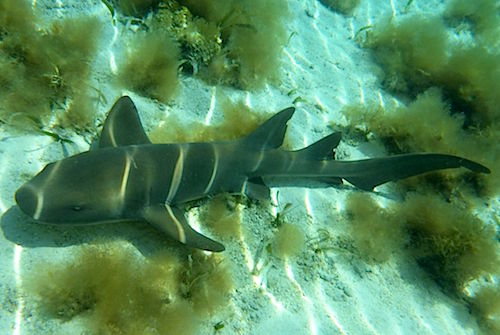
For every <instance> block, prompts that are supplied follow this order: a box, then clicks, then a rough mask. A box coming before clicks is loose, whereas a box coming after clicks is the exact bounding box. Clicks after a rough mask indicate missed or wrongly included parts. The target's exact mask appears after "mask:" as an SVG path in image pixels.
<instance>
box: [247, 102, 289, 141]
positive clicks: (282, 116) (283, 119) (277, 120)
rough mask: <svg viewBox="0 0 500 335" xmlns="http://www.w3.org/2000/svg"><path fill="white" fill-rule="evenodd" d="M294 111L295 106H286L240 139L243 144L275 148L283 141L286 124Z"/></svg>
mask: <svg viewBox="0 0 500 335" xmlns="http://www.w3.org/2000/svg"><path fill="white" fill-rule="evenodd" d="M294 112H295V107H288V108H285V109H283V110H282V111H281V112H279V113H277V114H275V115H274V116H272V117H271V118H270V119H268V120H267V121H266V122H264V123H263V124H262V125H260V126H259V127H258V128H257V129H255V130H254V131H253V132H252V133H250V135H248V136H246V137H244V138H243V139H242V140H241V141H242V143H243V144H244V145H246V146H249V147H252V148H255V149H260V150H268V149H276V148H278V147H280V146H281V144H282V143H283V138H284V137H285V132H286V124H287V122H288V120H290V118H291V117H292V115H293V113H294Z"/></svg>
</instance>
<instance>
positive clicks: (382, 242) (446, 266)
mask: <svg viewBox="0 0 500 335" xmlns="http://www.w3.org/2000/svg"><path fill="white" fill-rule="evenodd" d="M345 212H346V214H347V218H348V219H349V221H350V225H351V229H350V234H351V238H352V239H353V242H354V245H355V247H356V249H357V252H358V253H359V255H360V257H362V258H363V259H365V260H367V261H369V262H385V261H387V260H388V259H389V257H390V256H391V255H393V254H402V253H404V254H405V255H409V256H411V257H413V258H414V259H415V261H416V263H417V264H418V265H419V267H420V268H421V269H423V270H424V271H425V272H426V273H427V274H429V276H430V277H431V278H433V279H434V280H435V282H436V283H437V284H438V285H439V286H440V287H442V288H443V290H445V291H446V292H448V293H451V294H452V295H454V296H455V297H459V298H463V299H465V300H466V301H468V302H469V303H470V304H471V308H472V309H473V310H475V311H476V315H477V316H478V317H479V320H483V321H484V322H486V320H489V319H490V317H491V316H492V315H495V316H499V315H500V309H499V308H498V307H499V306H498V304H497V303H494V300H492V297H491V296H489V295H488V294H485V293H478V294H477V295H472V296H471V295H470V294H469V293H468V291H467V290H466V288H467V287H468V285H469V284H470V283H472V282H474V281H481V280H483V278H484V277H488V276H495V275H498V274H499V269H500V256H499V253H498V251H499V250H498V249H499V248H498V247H499V245H498V240H497V238H496V229H495V227H494V226H493V225H489V224H486V223H484V222H483V221H481V220H480V219H479V218H477V217H476V216H475V215H473V214H472V213H471V212H470V210H468V208H467V207H466V206H463V205H462V204H460V203H457V202H454V201H447V200H445V199H443V198H442V197H441V196H440V195H436V194H432V193H425V194H423V193H416V192H413V193H408V194H407V195H406V198H405V201H404V202H403V203H401V204H399V203H398V204H392V205H390V206H388V207H385V208H383V207H381V206H380V205H378V204H376V202H375V201H374V200H373V199H372V198H371V195H370V194H367V193H354V194H352V195H350V196H349V197H348V200H347V203H346V209H345ZM486 287H487V286H486ZM481 290H483V288H481ZM484 290H487V292H489V291H490V290H491V289H484ZM495 290H496V291H498V287H496V288H495ZM479 292H482V291H479ZM485 292H486V291H485ZM497 295H498V293H497ZM483 326H485V325H484V324H483ZM486 326H488V325H486ZM488 327H489V326H488Z"/></svg>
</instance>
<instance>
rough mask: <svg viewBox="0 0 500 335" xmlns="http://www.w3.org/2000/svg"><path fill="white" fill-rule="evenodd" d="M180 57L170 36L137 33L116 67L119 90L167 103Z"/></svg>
mask: <svg viewBox="0 0 500 335" xmlns="http://www.w3.org/2000/svg"><path fill="white" fill-rule="evenodd" d="M179 54H180V51H179V48H178V46H177V44H176V43H175V42H174V41H173V40H172V38H171V37H170V36H169V34H167V33H165V32H162V31H153V32H149V33H143V32H138V33H136V34H135V35H134V36H133V37H132V39H131V41H130V48H129V49H128V50H127V55H126V56H125V57H124V60H123V61H122V63H121V64H120V65H119V67H118V73H117V80H118V82H119V84H120V85H121V86H122V87H125V88H127V89H129V90H132V91H134V92H136V93H138V94H141V95H143V96H147V97H150V98H153V99H157V100H159V101H161V102H163V103H166V102H167V101H168V100H169V99H170V98H171V97H172V96H173V95H174V94H175V93H176V90H177V87H178V85H179V80H178V77H177V69H178V67H179V60H178V59H179Z"/></svg>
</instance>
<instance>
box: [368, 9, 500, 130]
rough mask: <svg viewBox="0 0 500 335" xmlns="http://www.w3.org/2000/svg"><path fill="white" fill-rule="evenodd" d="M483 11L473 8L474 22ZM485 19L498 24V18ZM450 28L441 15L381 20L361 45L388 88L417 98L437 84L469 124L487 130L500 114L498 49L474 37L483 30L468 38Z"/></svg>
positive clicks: (499, 51)
mask: <svg viewBox="0 0 500 335" xmlns="http://www.w3.org/2000/svg"><path fill="white" fill-rule="evenodd" d="M481 13H482V12H479V11H476V12H475V15H476V16H475V21H477V22H483V21H481V19H480V18H483V17H482V16H477V15H480V14H481ZM495 13H496V12H495ZM456 15H458V14H456V12H455V17H456ZM462 19H465V18H464V17H462ZM484 22H491V23H492V24H495V26H493V27H491V29H498V25H497V24H498V19H497V20H496V22H495V20H493V22H492V20H485V21H484ZM450 29H451V28H449V27H448V26H446V24H445V20H444V19H443V18H442V17H440V16H434V17H423V16H420V15H410V16H405V17H403V18H400V19H390V20H382V21H381V22H379V23H377V24H376V25H375V26H374V28H373V29H372V30H370V31H368V32H367V35H366V40H365V41H364V43H363V45H364V46H365V47H367V48H369V49H371V50H372V51H373V55H374V57H375V60H376V61H377V62H378V63H379V64H380V65H381V66H382V68H383V71H384V78H383V85H384V86H385V87H386V88H387V89H389V90H391V91H394V92H400V93H406V94H409V95H410V96H412V97H415V96H416V95H418V94H420V93H422V92H423V91H425V90H427V89H428V88H430V87H433V86H437V87H439V88H441V90H442V92H443V95H444V98H445V100H447V101H449V103H450V105H451V107H452V112H453V113H462V114H464V115H465V117H466V119H465V121H464V126H465V127H476V128H480V129H486V128H488V127H490V126H492V124H494V123H496V122H499V119H500V115H499V112H498V109H497V108H496V107H497V106H498V104H499V103H500V94H499V92H500V86H499V83H498V80H497V78H498V76H499V74H500V50H498V48H495V47H494V45H490V44H488V43H485V42H483V39H481V38H480V37H476V36H481V35H480V34H476V35H474V34H473V35H472V36H474V37H475V38H474V39H473V40H472V41H469V42H467V41H459V40H457V39H456V38H455V39H453V38H451V37H450V34H449V31H450ZM482 29H483V30H485V29H486V27H483V28H482ZM451 30H452V31H453V32H454V33H455V34H459V32H457V31H456V30H453V29H451Z"/></svg>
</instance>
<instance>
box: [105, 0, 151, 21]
mask: <svg viewBox="0 0 500 335" xmlns="http://www.w3.org/2000/svg"><path fill="white" fill-rule="evenodd" d="M160 1H161V0H112V3H113V5H114V6H115V7H116V8H117V9H118V10H119V11H120V12H121V13H123V14H124V15H128V16H136V17H143V16H144V15H146V14H147V13H149V11H150V10H151V9H152V8H155V7H156V6H158V3H160Z"/></svg>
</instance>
